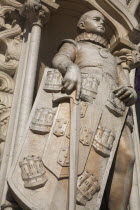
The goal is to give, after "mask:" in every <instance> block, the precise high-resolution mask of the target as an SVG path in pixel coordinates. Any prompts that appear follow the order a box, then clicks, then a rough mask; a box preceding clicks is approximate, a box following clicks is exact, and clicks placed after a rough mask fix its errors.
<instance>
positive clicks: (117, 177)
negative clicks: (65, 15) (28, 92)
mask: <svg viewBox="0 0 140 210" xmlns="http://www.w3.org/2000/svg"><path fill="white" fill-rule="evenodd" d="M105 23H106V20H105V18H104V16H103V15H102V14H101V13H100V12H99V11H97V10H93V11H89V12H87V13H85V14H84V15H82V17H81V18H80V20H79V22H78V25H77V26H78V36H77V37H76V39H75V40H71V39H66V40H63V41H62V43H61V45H60V47H59V51H58V53H57V54H56V55H55V57H54V59H53V61H52V64H53V67H54V69H50V68H48V69H47V70H46V73H45V75H44V77H43V80H42V83H41V86H40V91H39V93H38V96H37V99H36V102H35V105H34V107H33V111H32V114H31V116H30V120H29V122H28V126H27V127H28V128H29V129H28V131H27V133H26V137H25V142H24V145H23V146H22V148H21V149H20V151H19V155H18V158H17V163H16V166H15V167H14V170H13V172H12V177H11V180H10V183H9V185H10V188H11V189H12V191H14V194H16V199H17V201H18V203H20V205H21V206H22V207H23V209H26V207H27V206H28V208H27V209H42V210H66V209H67V208H68V202H70V200H69V198H70V196H69V198H68V194H69V193H70V192H71V191H69V193H68V188H71V189H72V188H73V191H74V190H75V189H74V188H75V186H70V184H71V182H69V171H71V167H72V165H71V164H70V163H71V159H74V160H75V170H73V171H75V172H76V178H77V180H76V181H77V182H76V185H77V186H76V196H75V203H72V204H71V203H70V204H69V210H75V209H76V210H92V209H94V210H99V209H103V210H105V209H107V208H109V209H110V210H126V209H127V206H128V201H129V196H130V191H131V185H132V174H133V165H134V160H135V157H134V152H133V141H132V135H131V132H132V130H133V117H132V111H131V108H130V106H132V105H133V104H134V103H135V102H136V98H137V96H136V92H135V90H134V89H133V88H132V86H131V85H130V83H129V80H128V78H127V76H126V74H125V71H124V69H123V68H122V65H121V63H122V60H121V59H120V58H119V57H115V56H114V55H112V54H111V53H110V52H109V50H108V46H109V43H108V40H107V39H106V37H105V34H106V33H105ZM41 88H42V89H41ZM74 107H76V109H74ZM79 109H80V114H78V110H79ZM74 111H75V112H74ZM73 112H74V113H73ZM76 116H77V117H76ZM73 119H75V121H73ZM79 123H80V129H79V128H78V126H79ZM77 131H79V135H78V132H77ZM74 133H76V135H77V138H75V139H74V140H75V141H76V142H78V148H79V155H77V157H74V156H72V152H73V151H72V148H71V140H73V137H75V136H76V135H75V136H74ZM74 143H75V142H74ZM78 148H77V149H78ZM77 154H78V152H77ZM76 159H77V160H78V163H77V165H76V162H77V160H76ZM77 167H78V170H77V171H76V168H77ZM75 172H74V173H75ZM73 183H74V182H73ZM33 200H34V202H33ZM101 204H102V207H101ZM71 206H73V207H71Z"/></svg>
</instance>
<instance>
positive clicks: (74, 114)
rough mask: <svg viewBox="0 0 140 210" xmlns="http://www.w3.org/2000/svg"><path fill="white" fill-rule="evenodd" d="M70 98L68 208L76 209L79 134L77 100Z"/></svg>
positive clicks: (78, 106)
mask: <svg viewBox="0 0 140 210" xmlns="http://www.w3.org/2000/svg"><path fill="white" fill-rule="evenodd" d="M70 100H71V129H70V131H71V133H70V176H69V210H76V194H77V174H78V156H79V136H80V105H79V101H75V102H73V99H70Z"/></svg>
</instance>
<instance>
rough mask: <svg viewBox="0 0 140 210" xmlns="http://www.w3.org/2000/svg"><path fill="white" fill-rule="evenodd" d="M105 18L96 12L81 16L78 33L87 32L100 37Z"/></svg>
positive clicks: (103, 30) (103, 28)
mask: <svg viewBox="0 0 140 210" xmlns="http://www.w3.org/2000/svg"><path fill="white" fill-rule="evenodd" d="M104 23H105V18H104V16H103V15H102V14H101V13H100V12H99V11H97V10H92V11H89V12H86V13H85V14H83V15H82V16H81V18H80V20H79V21H78V24H77V28H78V32H79V33H81V32H87V33H93V34H99V35H102V34H104V33H105V26H104Z"/></svg>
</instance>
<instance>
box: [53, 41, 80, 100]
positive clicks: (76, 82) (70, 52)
mask: <svg viewBox="0 0 140 210" xmlns="http://www.w3.org/2000/svg"><path fill="white" fill-rule="evenodd" d="M76 54H77V49H76V42H75V41H73V40H66V41H65V43H64V44H63V45H62V47H61V48H60V50H59V52H58V53H57V54H56V55H55V57H54V59H53V61H52V64H53V67H54V68H57V69H59V71H60V72H61V73H62V74H63V75H64V79H63V91H65V92H66V93H67V94H70V93H71V92H72V91H73V90H74V88H75V89H76V90H77V94H76V98H77V99H79V96H80V90H81V73H80V69H79V67H78V66H77V65H76V64H74V61H75V59H76Z"/></svg>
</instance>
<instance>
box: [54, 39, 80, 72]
mask: <svg viewBox="0 0 140 210" xmlns="http://www.w3.org/2000/svg"><path fill="white" fill-rule="evenodd" d="M75 58H76V42H75V41H73V40H64V41H63V43H62V44H61V47H60V49H59V52H58V53H57V54H56V55H55V57H54V58H53V61H52V65H53V67H54V68H57V69H59V71H60V72H61V73H62V74H65V73H66V71H67V68H68V67H69V66H72V65H74V60H75Z"/></svg>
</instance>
